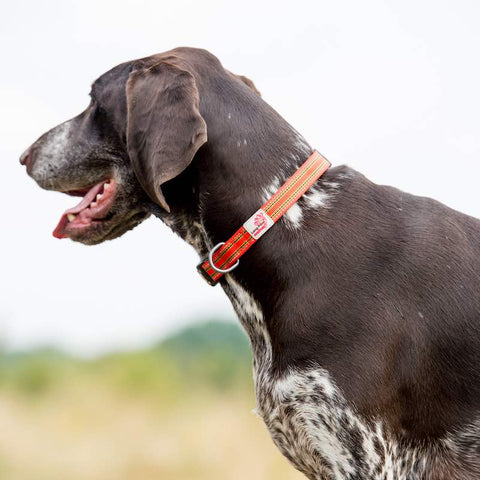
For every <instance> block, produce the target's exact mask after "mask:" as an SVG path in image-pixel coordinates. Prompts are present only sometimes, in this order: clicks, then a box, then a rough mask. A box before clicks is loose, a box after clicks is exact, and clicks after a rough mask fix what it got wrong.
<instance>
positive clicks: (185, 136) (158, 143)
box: [127, 61, 207, 212]
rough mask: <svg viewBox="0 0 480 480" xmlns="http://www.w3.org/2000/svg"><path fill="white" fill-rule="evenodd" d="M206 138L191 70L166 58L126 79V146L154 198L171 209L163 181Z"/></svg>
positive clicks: (182, 166)
mask: <svg viewBox="0 0 480 480" xmlns="http://www.w3.org/2000/svg"><path fill="white" fill-rule="evenodd" d="M206 141H207V125H206V123H205V120H204V119H203V118H202V116H201V115H200V111H199V96H198V90H197V87H196V84H195V78H194V77H193V75H192V74H191V73H190V72H188V71H186V70H183V69H181V68H179V67H177V66H176V65H173V64H171V63H168V62H165V61H162V62H160V63H157V64H156V65H153V66H151V67H149V68H143V69H140V70H136V71H134V72H132V73H131V74H130V77H129V79H128V81H127V150H128V154H129V156H130V160H131V162H132V166H133V170H134V172H135V174H136V176H137V178H138V180H139V182H140V184H141V185H142V187H143V188H144V189H145V191H146V192H147V193H148V195H149V196H150V198H151V199H152V200H153V201H154V202H156V203H158V204H159V205H160V206H162V207H163V208H164V209H165V210H167V211H168V212H169V211H170V208H169V206H168V204H167V202H166V201H165V197H164V196H163V193H162V188H161V186H162V184H163V183H165V182H167V181H168V180H171V179H172V178H174V177H176V176H177V175H179V174H180V173H181V172H182V171H183V170H185V168H187V167H188V165H189V164H190V162H191V161H192V159H193V157H194V155H195V153H196V152H197V150H198V149H199V148H200V147H201V146H202V145H203V144H204V143H205V142H206Z"/></svg>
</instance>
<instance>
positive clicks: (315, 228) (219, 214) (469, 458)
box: [20, 48, 480, 480]
mask: <svg viewBox="0 0 480 480" xmlns="http://www.w3.org/2000/svg"><path fill="white" fill-rule="evenodd" d="M90 95H91V103H90V105H89V106H88V107H87V108H86V110H85V111H83V112H82V113H80V115H78V116H77V117H75V118H73V119H71V120H68V121H67V122H65V123H62V124H61V125H59V126H57V127H55V128H53V129H52V130H50V131H49V132H47V133H45V134H44V135H43V136H41V137H40V138H39V139H38V140H37V141H36V142H35V143H34V144H33V145H32V146H31V147H30V148H28V149H27V150H26V151H25V153H24V154H23V155H22V156H21V159H20V161H21V163H22V164H23V165H25V166H26V168H27V172H28V174H29V175H30V176H31V177H32V178H33V179H34V180H35V181H36V182H37V183H38V185H39V186H40V187H42V188H44V189H49V190H56V191H60V192H63V193H66V194H69V195H74V196H80V197H82V200H81V201H80V203H79V204H78V205H77V206H76V207H73V208H71V209H69V210H67V211H66V212H65V213H64V214H63V215H62V217H61V219H60V221H59V223H58V225H57V227H56V228H55V231H54V235H55V236H56V237H58V238H67V237H68V238H70V239H72V240H75V241H78V242H82V243H84V244H88V245H92V244H98V243H101V242H103V241H105V240H110V239H113V238H115V237H118V236H120V235H122V234H124V233H125V232H126V231H127V230H129V229H131V228H133V227H135V226H136V225H138V224H139V223H141V222H142V221H143V220H145V219H146V218H147V217H148V216H149V215H154V216H156V217H158V218H160V220H162V221H163V222H165V223H166V224H167V225H168V226H169V227H170V228H171V229H172V230H173V231H174V232H176V233H177V234H178V235H179V236H180V237H181V238H182V239H183V240H185V241H186V242H187V243H189V244H191V245H192V246H193V247H194V248H195V249H196V251H197V252H198V254H199V257H200V258H201V259H205V258H207V257H208V255H209V253H210V254H211V253H212V249H213V247H214V246H215V245H217V244H219V242H224V241H225V240H226V239H227V238H229V237H230V236H231V235H232V234H233V233H234V232H235V231H236V230H237V228H238V227H239V226H240V225H241V224H242V222H244V221H245V220H246V219H248V218H249V217H250V216H251V215H252V213H253V212H255V211H256V210H258V208H259V207H260V206H261V205H262V204H263V203H264V202H265V201H266V200H267V199H268V198H269V197H270V196H271V195H272V194H274V193H275V192H276V191H277V190H278V189H279V187H280V186H281V185H282V184H283V183H284V182H285V181H286V180H287V179H288V178H289V177H291V175H292V174H294V172H296V171H297V170H298V169H299V167H300V166H301V165H302V164H303V162H304V161H305V160H306V159H307V158H309V157H310V156H311V155H312V152H313V149H312V147H311V146H310V145H309V144H308V143H307V141H306V140H305V139H304V138H303V137H302V136H301V135H300V134H299V133H298V132H297V131H296V130H295V129H294V128H293V127H291V126H290V125H289V124H288V123H287V122H286V121H285V120H284V119H283V118H282V117H281V116H280V115H279V114H278V113H277V112H276V111H275V110H274V109H272V108H271V107H270V106H269V105H268V104H267V103H266V102H265V101H264V100H263V99H262V98H261V96H260V94H259V92H258V91H257V89H256V88H255V85H254V84H253V82H251V81H250V80H249V79H248V78H246V77H243V76H237V75H234V74H232V73H231V72H229V71H227V70H226V69H224V68H223V67H222V65H221V63H220V62H219V61H218V59H217V58H216V57H215V56H213V55H212V54H210V53H209V52H207V51H205V50H200V49H193V48H177V49H174V50H171V51H168V52H165V53H162V54H158V55H153V56H150V57H147V58H142V59H139V60H135V61H131V62H127V63H123V64H121V65H119V66H117V67H115V68H113V69H112V70H110V71H108V72H107V73H105V74H104V75H102V76H101V77H100V78H99V79H98V80H96V81H95V82H94V84H93V86H92V90H91V94H90ZM219 283H220V284H221V286H222V288H223V289H224V291H225V292H226V294H227V296H228V297H229V299H230V300H231V302H232V303H233V306H234V308H235V310H236V312H237V314H238V317H239V319H240V322H241V323H242V325H243V327H244V328H245V330H246V332H247V333H248V335H249V338H250V341H251V345H252V350H253V358H254V360H253V363H254V377H255V390H256V398H257V411H258V413H259V415H260V416H261V417H262V419H263V420H264V422H265V424H266V426H267V428H268V430H269V431H270V434H271V436H272V439H273V441H274V442H275V444H276V445H277V446H278V448H279V449H280V450H281V452H282V453H283V454H284V455H285V456H286V457H287V458H288V460H289V461H290V462H291V463H292V464H293V465H294V466H295V467H296V468H297V469H298V470H300V471H301V472H303V474H304V475H305V476H306V477H308V478H309V479H328V480H331V479H335V480H340V479H342V480H344V479H350V480H353V479H425V480H447V479H448V480H455V479H458V480H460V479H461V480H467V479H478V478H480V221H478V220H476V219H474V218H471V217H468V216H466V215H464V214H462V213H459V212H456V211H454V210H452V209H449V208H447V207H446V206H443V205H442V204H440V203H438V202H436V201H434V200H431V199H428V198H422V197H417V196H413V195H410V194H407V193H403V192H401V191H399V190H397V189H395V188H392V187H387V186H379V185H376V184H374V183H372V182H370V181H369V180H368V179H366V178H365V177H364V176H363V175H361V174H360V173H358V172H356V171H354V170H353V169H351V168H348V167H346V166H339V167H335V168H331V169H329V170H328V171H327V172H326V173H325V174H324V175H323V176H322V177H321V178H319V179H318V180H317V181H316V182H314V184H313V185H312V186H311V187H310V188H309V189H308V190H307V191H306V192H305V193H304V194H303V196H301V198H300V199H299V200H298V201H297V202H296V203H295V204H294V205H293V206H291V208H290V209H289V210H288V211H287V212H286V213H285V215H284V216H283V217H282V218H281V219H279V220H278V222H277V223H276V224H275V225H274V226H273V227H272V228H271V230H270V231H269V232H268V234H266V235H265V236H264V237H262V238H261V239H259V241H258V243H257V244H255V245H253V246H252V248H251V249H250V250H249V251H248V252H247V253H246V254H245V255H244V256H243V257H242V259H241V261H240V263H239V265H238V267H237V268H235V270H233V271H231V272H230V273H226V274H225V275H223V276H222V278H221V279H220V281H219Z"/></svg>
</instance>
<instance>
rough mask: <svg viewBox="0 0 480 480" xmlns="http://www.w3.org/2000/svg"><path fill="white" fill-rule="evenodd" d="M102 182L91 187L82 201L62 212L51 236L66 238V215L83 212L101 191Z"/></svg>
mask: <svg viewBox="0 0 480 480" xmlns="http://www.w3.org/2000/svg"><path fill="white" fill-rule="evenodd" d="M102 186H103V182H100V183H98V184H97V185H95V186H93V187H92V188H91V189H90V190H89V191H88V192H87V194H86V195H85V196H84V197H83V198H82V201H81V202H80V203H79V204H78V205H76V206H75V207H73V208H69V209H68V210H65V212H63V215H62V217H61V218H60V221H59V222H58V225H57V226H56V227H55V230H54V231H53V236H54V237H55V238H67V237H68V235H67V234H66V233H65V227H66V226H67V225H68V223H69V222H68V218H67V215H68V214H69V213H73V214H77V213H80V212H81V211H82V210H85V209H86V208H87V207H88V206H89V205H90V204H91V203H92V202H93V200H95V197H96V196H97V193H99V192H100V190H102Z"/></svg>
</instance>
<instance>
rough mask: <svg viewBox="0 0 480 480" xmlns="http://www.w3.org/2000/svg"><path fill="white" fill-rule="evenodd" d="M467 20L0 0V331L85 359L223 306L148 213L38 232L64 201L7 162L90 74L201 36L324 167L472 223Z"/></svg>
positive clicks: (468, 4)
mask: <svg viewBox="0 0 480 480" xmlns="http://www.w3.org/2000/svg"><path fill="white" fill-rule="evenodd" d="M479 25H480V2H478V0H455V1H453V0H451V1H444V0H435V1H433V0H423V1H418V0H415V1H410V0H407V1H401V2H399V1H396V0H391V1H381V0H366V1H362V2H359V1H356V0H350V1H335V2H332V1H325V0H321V1H318V0H317V1H311V2H302V1H296V2H291V1H289V2H282V1H275V2H260V1H255V2H254V1H249V0H242V1H241V2H237V1H235V2H234V1H208V0H203V1H198V0H197V1H182V0H175V1H168V2H166V1H159V0H157V1H138V0H137V1H122V0H115V1H99V0H96V1H91V0H87V1H85V0H84V1H71V0H62V1H57V2H53V1H38V2H37V1H33V0H30V1H21V0H20V1H15V2H4V3H3V5H2V15H1V18H0V45H1V47H0V48H1V69H2V75H1V76H0V111H1V115H0V132H1V133H0V135H1V141H0V168H1V174H0V182H1V189H0V205H1V207H0V208H1V217H2V219H1V220H2V221H1V228H2V234H1V237H0V238H1V248H0V270H1V274H0V338H1V339H2V343H3V344H4V345H6V346H7V347H9V348H26V347H29V346H33V345H44V344H54V345H59V346H61V347H63V348H67V349H69V350H71V351H74V352H76V353H80V354H85V355H91V354H98V353H100V352H103V351H105V350H110V349H116V348H134V347H137V346H140V345H143V344H146V343H148V342H151V341H153V340H154V339H156V338H158V337H160V336H162V335H164V334H166V333H167V332H170V331H172V330H173V329H175V328H177V327H179V326H180V325H183V324H185V322H190V321H192V320H195V319H199V318H206V317H211V316H221V317H226V318H233V317H234V315H233V311H232V309H231V307H230V305H229V303H228V300H227V299H226V297H225V296H224V294H223V292H222V290H221V288H220V287H217V288H211V287H209V286H207V285H206V283H205V282H204V281H203V280H201V279H200V277H199V276H198V274H197V273H196V271H195V265H196V264H197V261H198V258H197V255H196V253H195V252H194V251H193V250H192V249H191V248H190V247H189V246H187V245H186V244H183V242H182V241H181V240H180V239H179V238H177V237H175V235H173V234H172V233H171V232H170V231H169V230H168V229H167V228H166V227H164V226H162V224H161V223H160V221H158V220H155V219H149V220H148V221H147V222H145V223H144V224H142V225H141V226H139V227H138V228H137V229H135V230H134V231H133V232H130V233H128V234H126V235H125V236H124V237H122V238H120V239H117V240H115V241H113V242H107V243H105V244H102V245H100V246H96V247H86V246H83V245H80V244H75V243H73V242H71V241H68V240H63V241H59V240H56V239H54V238H53V237H52V236H51V232H52V230H53V228H54V227H55V225H56V223H57V221H58V219H59V217H60V214H61V213H62V212H63V210H64V209H66V208H68V207H70V206H72V205H73V204H74V203H75V201H73V203H72V198H71V197H67V196H65V195H61V194H58V193H55V192H46V191H42V190H40V189H39V188H38V187H37V186H36V185H35V184H34V182H33V181H32V180H31V179H29V178H28V177H27V176H26V174H25V172H24V169H23V168H21V167H20V165H19V164H18V156H19V155H20V154H21V152H22V151H23V150H24V149H25V148H26V147H27V146H29V145H30V144H31V143H32V142H33V141H34V140H35V139H36V138H37V137H38V136H39V135H40V134H42V133H43V132H44V131H46V130H48V129H50V128H51V127H53V126H54V125H56V124H57V123H60V122H62V121H64V120H66V119H68V118H70V117H72V116H74V115H77V114H78V113H79V112H80V111H81V110H83V109H84V108H85V107H86V106H87V104H88V101H89V99H88V92H89V88H90V83H91V82H92V81H93V80H94V79H95V78H96V77H97V76H99V75H101V74H102V73H103V72H104V71H106V70H108V69H110V68H111V67H113V66H115V65H116V64H118V63H120V62H123V61H126V60H130V59H133V58H137V57H141V56H145V55H149V54H152V53H157V52H162V51H165V50H168V49H170V48H173V47H176V46H180V45H187V46H195V47H203V48H206V49H208V50H210V51H211V52H212V53H214V54H215V55H217V56H218V57H219V58H220V60H221V61H222V62H223V64H224V66H225V67H226V68H228V69H230V70H232V71H233V72H235V73H237V74H244V75H247V76H248V77H250V78H252V79H253V80H254V81H255V83H256V85H257V87H258V88H259V89H260V91H261V92H262V94H263V98H264V99H265V100H266V101H267V102H269V103H270V104H271V105H273V106H274V107H275V108H276V109H277V110H278V111H279V112H280V113H281V114H282V115H283V116H284V117H285V118H286V119H287V120H288V121H289V122H290V123H291V124H292V125H293V126H294V127H296V128H297V130H299V131H300V132H301V133H303V134H304V135H305V136H306V138H307V139H308V140H309V141H310V143H311V144H312V145H313V146H315V147H316V148H317V149H319V150H320V151H321V152H322V153H323V154H324V155H325V156H327V158H329V159H330V160H331V161H332V162H333V163H334V164H342V163H347V164H349V165H350V166H352V167H354V168H356V169H357V170H360V171H361V172H363V173H364V174H366V175H367V176H368V177H370V178H371V179H372V180H374V181H376V182H379V183H386V184H392V185H395V186H397V187H400V188H402V189H404V190H406V191H409V192H413V193H417V194H422V195H427V196H431V197H434V198H436V199H439V200H441V201H443V202H445V203H447V204H448V205H450V206H452V207H454V208H457V209H459V210H462V211H464V212H467V213H470V214H472V215H475V216H477V217H480V202H479V200H480V192H479V188H478V182H479V177H480V113H479V112H480V92H479V86H480V67H479V52H480V28H479ZM479 241H480V239H479ZM167 271H168V272H169V274H168V275H167V274H166V273H165V272H167Z"/></svg>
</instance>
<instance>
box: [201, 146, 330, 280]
mask: <svg viewBox="0 0 480 480" xmlns="http://www.w3.org/2000/svg"><path fill="white" fill-rule="evenodd" d="M330 165H331V164H330V162H329V161H328V160H327V159H326V158H324V157H323V156H322V155H320V153H318V152H317V151H316V150H314V151H313V153H312V154H311V155H310V157H308V158H307V160H306V161H305V163H304V164H303V165H302V166H301V167H300V168H299V169H298V170H297V171H296V172H295V173H294V174H293V175H292V176H291V177H290V178H289V179H288V180H287V181H286V182H285V183H284V184H283V185H282V186H281V187H280V188H279V189H278V190H277V191H276V192H275V194H274V195H273V196H272V197H270V199H269V200H267V202H266V203H264V204H263V206H262V207H261V208H260V209H259V210H257V211H256V212H255V213H254V214H253V215H252V216H251V217H250V218H249V219H248V220H247V221H246V222H245V223H244V224H243V225H242V226H241V227H240V228H239V229H238V230H237V231H236V232H235V233H234V234H233V235H232V236H231V237H230V238H229V239H228V240H227V241H226V242H225V243H220V244H218V245H217V246H216V247H214V248H213V249H212V250H211V252H210V255H209V258H208V259H206V260H204V261H203V262H202V263H200V264H199V265H198V266H197V270H198V271H199V273H200V274H201V275H202V276H203V277H204V278H205V280H206V281H207V282H208V283H209V284H210V285H212V286H213V285H216V284H217V282H218V280H220V278H221V277H222V276H223V274H224V273H227V272H226V270H228V271H231V270H233V268H235V267H236V266H237V265H238V260H239V258H240V257H241V256H242V255H243V254H244V253H245V252H246V251H247V250H248V249H249V248H250V247H251V246H252V245H253V244H254V243H255V242H256V241H257V240H258V239H259V238H260V237H261V236H262V235H263V234H264V233H265V232H266V231H267V230H268V229H269V228H270V227H272V226H273V224H274V223H275V222H277V221H278V220H279V219H280V218H281V217H282V216H283V215H284V214H285V213H286V212H287V210H288V209H289V208H290V207H291V206H292V205H293V204H294V203H296V202H297V201H298V199H299V198H300V197H301V196H302V195H303V194H304V193H305V192H306V191H307V190H308V189H309V188H310V187H311V186H312V185H313V184H314V183H315V182H316V181H317V180H318V179H319V178H320V177H321V176H322V175H323V174H324V173H325V172H326V171H327V169H328V168H329V167H330ZM212 261H213V266H212ZM220 270H222V271H223V272H221V271H220Z"/></svg>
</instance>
